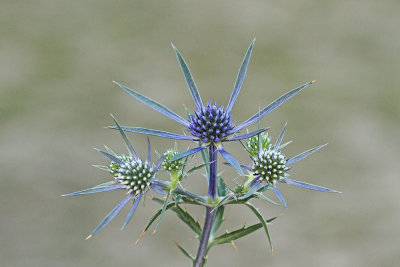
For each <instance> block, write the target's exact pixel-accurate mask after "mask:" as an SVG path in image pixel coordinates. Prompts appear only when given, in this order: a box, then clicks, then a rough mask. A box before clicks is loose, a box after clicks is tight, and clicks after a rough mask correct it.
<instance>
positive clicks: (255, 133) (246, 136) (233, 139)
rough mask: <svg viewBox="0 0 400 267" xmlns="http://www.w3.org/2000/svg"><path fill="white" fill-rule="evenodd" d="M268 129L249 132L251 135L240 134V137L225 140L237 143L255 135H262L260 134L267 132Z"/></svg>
mask: <svg viewBox="0 0 400 267" xmlns="http://www.w3.org/2000/svg"><path fill="white" fill-rule="evenodd" d="M268 129H269V127H267V128H263V129H258V130H256V131H254V132H251V133H247V134H241V135H238V136H235V137H232V138H231V139H229V140H227V141H238V140H242V139H246V138H250V137H253V136H255V135H258V134H260V133H262V132H265V131H266V130H268Z"/></svg>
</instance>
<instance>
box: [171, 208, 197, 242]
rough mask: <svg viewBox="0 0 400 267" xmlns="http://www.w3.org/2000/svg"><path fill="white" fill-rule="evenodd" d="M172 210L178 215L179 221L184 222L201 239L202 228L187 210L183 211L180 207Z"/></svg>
mask: <svg viewBox="0 0 400 267" xmlns="http://www.w3.org/2000/svg"><path fill="white" fill-rule="evenodd" d="M171 210H172V211H174V212H175V213H176V215H177V216H178V218H179V219H181V221H182V222H184V223H185V224H186V225H187V226H189V228H190V229H192V230H193V232H194V233H195V234H196V235H197V237H199V238H200V236H201V232H202V231H201V226H200V224H199V223H198V222H197V221H196V220H195V219H194V218H193V216H192V215H190V214H189V212H187V211H186V210H184V209H182V208H181V207H180V206H179V205H176V206H173V207H171Z"/></svg>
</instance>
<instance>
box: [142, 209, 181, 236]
mask: <svg viewBox="0 0 400 267" xmlns="http://www.w3.org/2000/svg"><path fill="white" fill-rule="evenodd" d="M173 206H175V203H174V202H172V203H168V205H167V206H166V208H165V210H169V209H170V208H171V207H173ZM162 210H163V209H162V208H161V209H159V210H158V211H157V212H156V213H155V214H154V215H153V216H152V217H151V218H150V220H149V222H148V223H147V225H146V227H145V228H144V232H147V230H149V228H150V226H151V225H152V224H153V222H154V221H155V220H156V219H157V218H158V216H160V214H161V212H162Z"/></svg>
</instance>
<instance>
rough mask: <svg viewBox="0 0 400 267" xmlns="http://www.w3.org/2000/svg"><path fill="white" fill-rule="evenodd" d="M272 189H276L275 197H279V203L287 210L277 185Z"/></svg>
mask: <svg viewBox="0 0 400 267" xmlns="http://www.w3.org/2000/svg"><path fill="white" fill-rule="evenodd" d="M272 189H274V192H275V195H276V196H277V197H278V199H279V201H280V202H281V203H282V205H283V206H284V207H285V208H287V205H286V201H285V198H284V197H283V195H282V193H281V191H279V189H278V187H276V186H275V185H273V186H272Z"/></svg>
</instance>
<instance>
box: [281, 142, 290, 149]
mask: <svg viewBox="0 0 400 267" xmlns="http://www.w3.org/2000/svg"><path fill="white" fill-rule="evenodd" d="M290 143H292V141H289V142H286V143H284V144H282V145H280V146H279V149H283V148H285V147H286V146H287V145H289V144H290Z"/></svg>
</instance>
